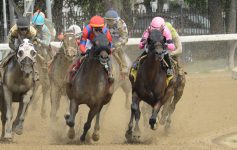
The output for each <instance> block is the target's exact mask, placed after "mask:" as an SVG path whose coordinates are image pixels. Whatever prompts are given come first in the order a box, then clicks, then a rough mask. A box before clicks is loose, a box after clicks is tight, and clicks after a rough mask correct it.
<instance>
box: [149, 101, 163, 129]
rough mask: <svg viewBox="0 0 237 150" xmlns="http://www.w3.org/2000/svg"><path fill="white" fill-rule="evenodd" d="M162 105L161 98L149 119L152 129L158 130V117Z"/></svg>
mask: <svg viewBox="0 0 237 150" xmlns="http://www.w3.org/2000/svg"><path fill="white" fill-rule="evenodd" d="M160 107H161V101H160V100H159V101H158V102H157V103H156V104H155V105H154V106H153V109H152V115H151V118H150V120H149V124H150V127H151V129H152V130H156V128H157V118H158V113H159V111H160Z"/></svg>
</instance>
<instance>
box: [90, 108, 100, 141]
mask: <svg viewBox="0 0 237 150" xmlns="http://www.w3.org/2000/svg"><path fill="white" fill-rule="evenodd" d="M100 112H101V110H100V111H99V112H98V113H97V114H96V120H95V126H94V132H93V135H92V139H93V140H94V141H98V140H99V139H100V135H99V130H100Z"/></svg>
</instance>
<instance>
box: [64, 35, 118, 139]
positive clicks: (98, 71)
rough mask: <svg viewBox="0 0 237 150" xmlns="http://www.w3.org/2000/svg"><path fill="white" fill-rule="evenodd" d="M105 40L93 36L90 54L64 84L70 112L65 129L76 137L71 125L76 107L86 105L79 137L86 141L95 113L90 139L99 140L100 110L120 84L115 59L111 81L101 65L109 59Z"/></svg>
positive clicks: (102, 37)
mask: <svg viewBox="0 0 237 150" xmlns="http://www.w3.org/2000/svg"><path fill="white" fill-rule="evenodd" d="M105 39H106V37H105V35H103V34H100V35H99V36H97V37H96V38H95V41H94V46H93V47H92V49H91V50H90V53H89V56H88V57H86V58H85V60H84V61H83V63H82V64H81V67H80V68H79V70H78V71H77V73H76V75H75V76H74V79H72V80H71V81H70V82H69V83H68V84H67V88H66V92H67V95H68V97H69V99H70V115H66V116H65V119H66V124H67V125H68V126H69V127H70V129H69V131H68V137H69V138H74V137H75V130H74V125H75V117H76V114H77V112H78V107H79V105H81V104H86V105H87V106H88V107H89V108H90V111H89V114H88V118H87V122H86V123H85V125H84V132H83V134H82V135H81V138H80V140H81V141H85V136H86V134H87V132H88V130H89V129H90V127H91V121H92V119H93V118H94V117H95V115H96V123H95V127H94V133H93V137H92V138H93V140H94V141H98V140H99V129H100V126H99V118H100V111H101V109H102V108H103V106H104V105H105V104H107V103H109V101H110V100H111V97H112V95H113V93H114V92H115V90H116V89H118V87H119V86H120V85H121V82H120V81H121V80H120V70H119V65H118V64H117V63H116V61H114V59H113V57H112V62H113V65H112V66H113V69H112V70H113V75H114V79H115V80H114V83H109V81H108V76H107V73H106V71H105V68H104V66H103V65H104V63H105V62H106V59H107V58H108V54H107V52H106V50H107V51H108V48H106V46H104V45H106V44H105V43H106V42H105V41H106V40H105ZM95 43H96V44H95ZM100 43H103V44H100ZM102 64H103V65H102Z"/></svg>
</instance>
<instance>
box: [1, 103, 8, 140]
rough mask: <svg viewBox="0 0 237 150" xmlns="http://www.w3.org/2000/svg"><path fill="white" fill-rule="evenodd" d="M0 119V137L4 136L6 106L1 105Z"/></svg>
mask: <svg viewBox="0 0 237 150" xmlns="http://www.w3.org/2000/svg"><path fill="white" fill-rule="evenodd" d="M1 121H2V135H1V138H4V133H5V123H6V121H7V118H6V108H5V107H4V105H3V106H1Z"/></svg>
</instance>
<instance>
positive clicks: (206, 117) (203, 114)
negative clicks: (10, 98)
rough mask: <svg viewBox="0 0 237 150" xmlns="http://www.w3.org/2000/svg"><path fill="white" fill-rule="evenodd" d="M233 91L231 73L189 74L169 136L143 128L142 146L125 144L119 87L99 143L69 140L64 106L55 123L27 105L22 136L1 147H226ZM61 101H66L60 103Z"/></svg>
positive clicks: (125, 114)
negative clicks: (225, 141)
mask: <svg viewBox="0 0 237 150" xmlns="http://www.w3.org/2000/svg"><path fill="white" fill-rule="evenodd" d="M236 89H237V81H235V80H232V79H231V75H230V73H224V72H222V73H208V74H189V75H188V76H187V84H186V87H185V90H184V95H183V98H182V99H181V101H180V102H179V103H178V105H177V107H176V111H175V113H174V115H173V122H172V128H171V131H170V134H169V135H168V136H166V135H165V134H164V130H163V127H162V126H159V128H158V129H157V131H151V130H150V129H149V128H142V133H143V134H142V136H143V138H142V142H141V144H127V143H126V142H125V137H124V134H125V131H126V127H127V123H128V121H129V116H130V111H129V110H128V109H126V108H125V107H124V105H125V100H124V94H123V92H122V91H121V90H118V91H117V92H116V93H115V95H114V97H113V99H112V102H111V104H110V106H109V107H108V111H107V112H106V113H105V115H104V117H103V122H102V128H101V136H100V141H99V142H97V143H95V142H91V143H89V144H81V143H80V142H79V136H77V137H76V139H75V140H73V141H70V140H69V139H68V138H67V137H66V135H65V133H66V129H67V128H66V126H65V121H64V118H63V114H64V108H63V107H61V109H60V113H59V115H58V116H59V121H58V122H57V123H54V124H50V123H49V118H47V119H45V120H43V119H41V118H40V116H39V111H38V110H37V111H32V110H31V108H30V109H29V112H28V115H27V117H26V120H25V128H24V134H23V135H21V136H17V135H15V137H14V142H13V143H10V144H5V143H4V144H3V143H2V144H0V150H5V149H7V150H12V149H17V150H48V149H53V150H74V149H81V150H83V149H103V150H114V149H132V150H137V149H149V150H150V149H165V150H170V149H174V150H177V149H180V150H184V149H188V150H189V149H192V150H193V149H198V150H199V149H220V150H223V149H230V148H228V147H227V146H225V145H221V144H219V143H220V141H221V140H222V136H223V135H226V134H229V133H232V132H236V131H237V117H236V108H237V102H236V100H237V99H236V98H237V92H236ZM61 104H62V105H61V106H63V105H65V103H64V102H62V103H61ZM48 105H49V103H48ZM49 108H50V107H49ZM87 111H88V109H87V108H86V107H83V108H82V109H81V110H80V111H79V115H77V123H78V127H77V128H78V129H80V130H79V131H77V133H79V134H80V133H81V129H82V122H84V120H85V118H86V117H85V116H83V117H82V115H81V114H82V112H83V114H85V112H87ZM141 120H142V119H141ZM141 125H143V122H142V121H141ZM53 127H54V128H53ZM92 129H93V126H92ZM219 137H220V138H219ZM236 141H237V138H236ZM236 148H237V147H236Z"/></svg>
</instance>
